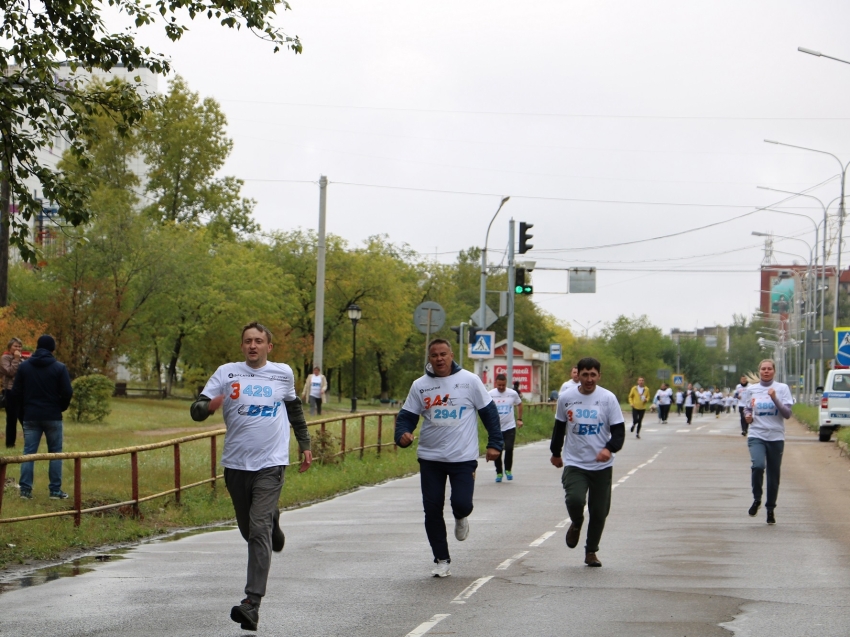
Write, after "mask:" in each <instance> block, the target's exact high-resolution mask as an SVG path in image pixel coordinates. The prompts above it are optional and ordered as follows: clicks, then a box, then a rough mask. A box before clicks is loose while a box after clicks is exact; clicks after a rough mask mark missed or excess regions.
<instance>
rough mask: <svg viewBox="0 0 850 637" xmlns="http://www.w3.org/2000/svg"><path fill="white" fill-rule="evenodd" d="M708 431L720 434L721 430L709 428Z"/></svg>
mask: <svg viewBox="0 0 850 637" xmlns="http://www.w3.org/2000/svg"><path fill="white" fill-rule="evenodd" d="M708 433H710V434H722V433H723V430H722V429H709V430H708Z"/></svg>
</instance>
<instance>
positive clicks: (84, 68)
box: [0, 0, 301, 286]
mask: <svg viewBox="0 0 850 637" xmlns="http://www.w3.org/2000/svg"><path fill="white" fill-rule="evenodd" d="M281 7H283V8H284V9H288V8H289V5H288V4H287V3H286V2H285V1H283V0H246V1H245V2H240V3H232V2H224V1H223V0H186V1H181V2H168V1H166V0H156V1H155V2H150V3H148V2H144V1H142V0H111V1H110V2H109V8H106V5H104V4H103V3H99V2H93V1H91V0H81V1H80V2H75V3H64V4H63V3H58V4H57V3H54V2H48V3H41V4H38V3H35V4H34V3H31V2H28V1H26V0H9V1H8V2H5V3H4V5H3V11H2V13H0V40H2V43H0V75H2V77H3V80H4V81H3V82H0V137H2V141H0V144H2V146H0V150H2V164H1V165H0V181H4V182H8V184H9V187H10V191H11V194H12V195H13V197H14V200H15V201H16V203H17V206H18V210H19V214H17V215H15V216H14V217H10V216H9V214H8V212H9V210H8V204H9V197H8V196H7V195H6V192H5V190H6V189H5V188H4V189H3V191H4V192H3V193H2V197H0V198H2V199H3V201H2V202H0V203H2V204H3V205H2V206H0V207H2V210H0V214H2V216H3V218H2V219H0V221H2V222H3V225H2V226H0V227H2V228H3V235H2V236H0V253H2V251H3V249H4V246H5V245H7V244H8V243H7V242H8V236H9V235H8V234H6V232H7V230H6V228H7V227H8V226H7V225H6V224H9V225H11V229H12V237H11V240H12V242H13V244H15V245H17V246H18V247H19V248H20V250H21V253H22V255H23V256H24V258H26V259H34V257H35V251H34V250H33V248H32V245H31V243H30V240H29V225H30V222H31V220H32V219H33V218H34V217H36V216H37V215H38V214H39V213H40V212H41V206H42V199H43V200H47V201H52V202H55V203H56V204H57V205H58V206H59V208H60V209H61V211H62V215H63V217H64V218H65V219H66V220H67V221H68V222H69V223H70V224H72V225H79V224H82V223H85V222H86V221H88V219H89V218H90V215H91V213H92V212H93V208H92V207H90V206H89V196H90V194H91V193H90V191H89V190H88V189H87V188H86V186H85V184H79V183H75V182H74V181H72V180H70V179H69V178H68V176H66V175H64V174H63V173H62V172H61V171H58V170H55V169H53V168H51V167H50V165H49V164H48V163H46V162H45V160H44V159H43V157H44V156H45V155H46V151H48V150H49V149H51V148H52V147H53V146H54V145H55V143H56V140H57V139H64V140H65V141H66V142H67V143H68V144H69V145H70V152H71V153H73V154H74V155H76V156H77V157H78V158H80V159H81V161H86V159H85V158H86V156H87V155H88V150H89V146H90V145H91V144H92V142H93V139H94V135H93V134H92V133H93V131H92V130H91V129H90V128H89V123H90V116H91V115H92V114H98V113H99V114H109V115H110V116H112V117H114V120H115V125H116V127H117V128H118V130H119V131H121V132H127V131H129V130H130V129H131V128H132V127H133V126H135V125H136V124H138V123H139V121H140V120H141V119H142V117H143V115H144V112H145V109H146V103H145V100H144V99H142V97H140V95H139V93H137V91H136V90H135V89H134V87H133V86H131V85H129V84H125V83H120V82H115V83H109V84H108V85H107V86H106V87H104V88H103V89H102V90H96V91H90V90H87V89H86V85H87V81H88V77H89V73H90V72H91V71H93V70H95V69H100V70H103V71H109V70H111V69H113V68H114V67H116V66H123V67H125V68H126V69H128V70H129V71H133V70H135V69H142V68H144V69H148V70H150V71H151V72H153V73H155V74H159V73H167V72H169V70H170V62H169V60H168V59H167V58H166V57H165V56H164V55H161V54H158V53H156V52H152V51H151V50H150V48H149V47H148V46H146V45H145V44H143V43H140V42H138V41H137V36H136V33H135V32H134V31H133V30H127V29H124V28H123V27H122V28H120V29H119V28H113V27H112V26H111V25H113V24H116V23H115V21H114V20H113V18H114V17H117V16H120V15H124V16H129V17H130V19H131V20H132V21H133V22H134V25H135V27H136V28H139V27H144V26H149V25H155V24H158V23H161V24H162V25H163V28H164V30H165V33H166V35H167V36H168V37H169V38H170V39H171V40H173V41H177V40H179V39H180V38H181V37H182V35H183V33H184V32H185V31H186V29H187V28H188V26H187V25H188V21H189V20H193V19H194V18H195V17H197V16H206V17H207V18H208V19H210V20H216V21H217V22H219V23H220V24H221V25H222V26H225V27H229V28H232V29H240V28H243V27H244V28H246V29H248V30H250V31H252V32H254V33H256V34H257V35H259V36H260V37H262V38H263V39H265V40H267V41H269V42H270V44H271V46H272V47H273V50H274V51H278V50H279V49H280V48H282V47H284V48H289V49H291V50H293V51H295V52H296V53H297V52H300V51H301V43H300V41H299V40H298V38H297V37H294V38H293V37H289V36H287V35H286V34H285V33H283V32H282V31H281V30H280V29H279V28H278V27H277V26H275V24H274V23H273V21H272V20H273V17H274V14H275V12H276V11H277V10H278V9H279V8H281ZM163 18H164V19H163ZM63 63H64V64H66V65H67V66H68V69H69V70H70V74H69V75H68V76H64V75H60V65H61V64H63ZM59 77H61V78H62V79H61V80H58V81H57V78H59ZM30 178H34V179H36V180H37V181H38V182H39V183H40V185H41V190H42V195H43V196H42V197H37V196H36V195H35V194H33V192H32V190H31V188H30V187H28V185H27V180H29V179H30ZM0 256H2V254H0ZM0 286H5V276H4V277H3V281H0Z"/></svg>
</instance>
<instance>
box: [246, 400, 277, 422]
mask: <svg viewBox="0 0 850 637" xmlns="http://www.w3.org/2000/svg"><path fill="white" fill-rule="evenodd" d="M279 408H280V403H278V402H276V403H275V404H274V405H239V408H238V409H237V410H236V413H237V414H239V415H240V416H260V417H261V418H274V417H275V416H277V410H278V409H279Z"/></svg>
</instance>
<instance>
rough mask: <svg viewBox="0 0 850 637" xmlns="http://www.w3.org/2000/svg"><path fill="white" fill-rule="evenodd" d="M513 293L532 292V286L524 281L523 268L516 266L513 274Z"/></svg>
mask: <svg viewBox="0 0 850 637" xmlns="http://www.w3.org/2000/svg"><path fill="white" fill-rule="evenodd" d="M514 293H515V294H533V293H534V286H532V285H530V284H528V283H526V280H525V268H517V269H516V270H515V274H514Z"/></svg>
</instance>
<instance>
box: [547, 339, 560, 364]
mask: <svg viewBox="0 0 850 637" xmlns="http://www.w3.org/2000/svg"><path fill="white" fill-rule="evenodd" d="M559 360H561V344H560V343H552V344H551V345H549V362H551V363H557V362H558V361H559Z"/></svg>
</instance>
